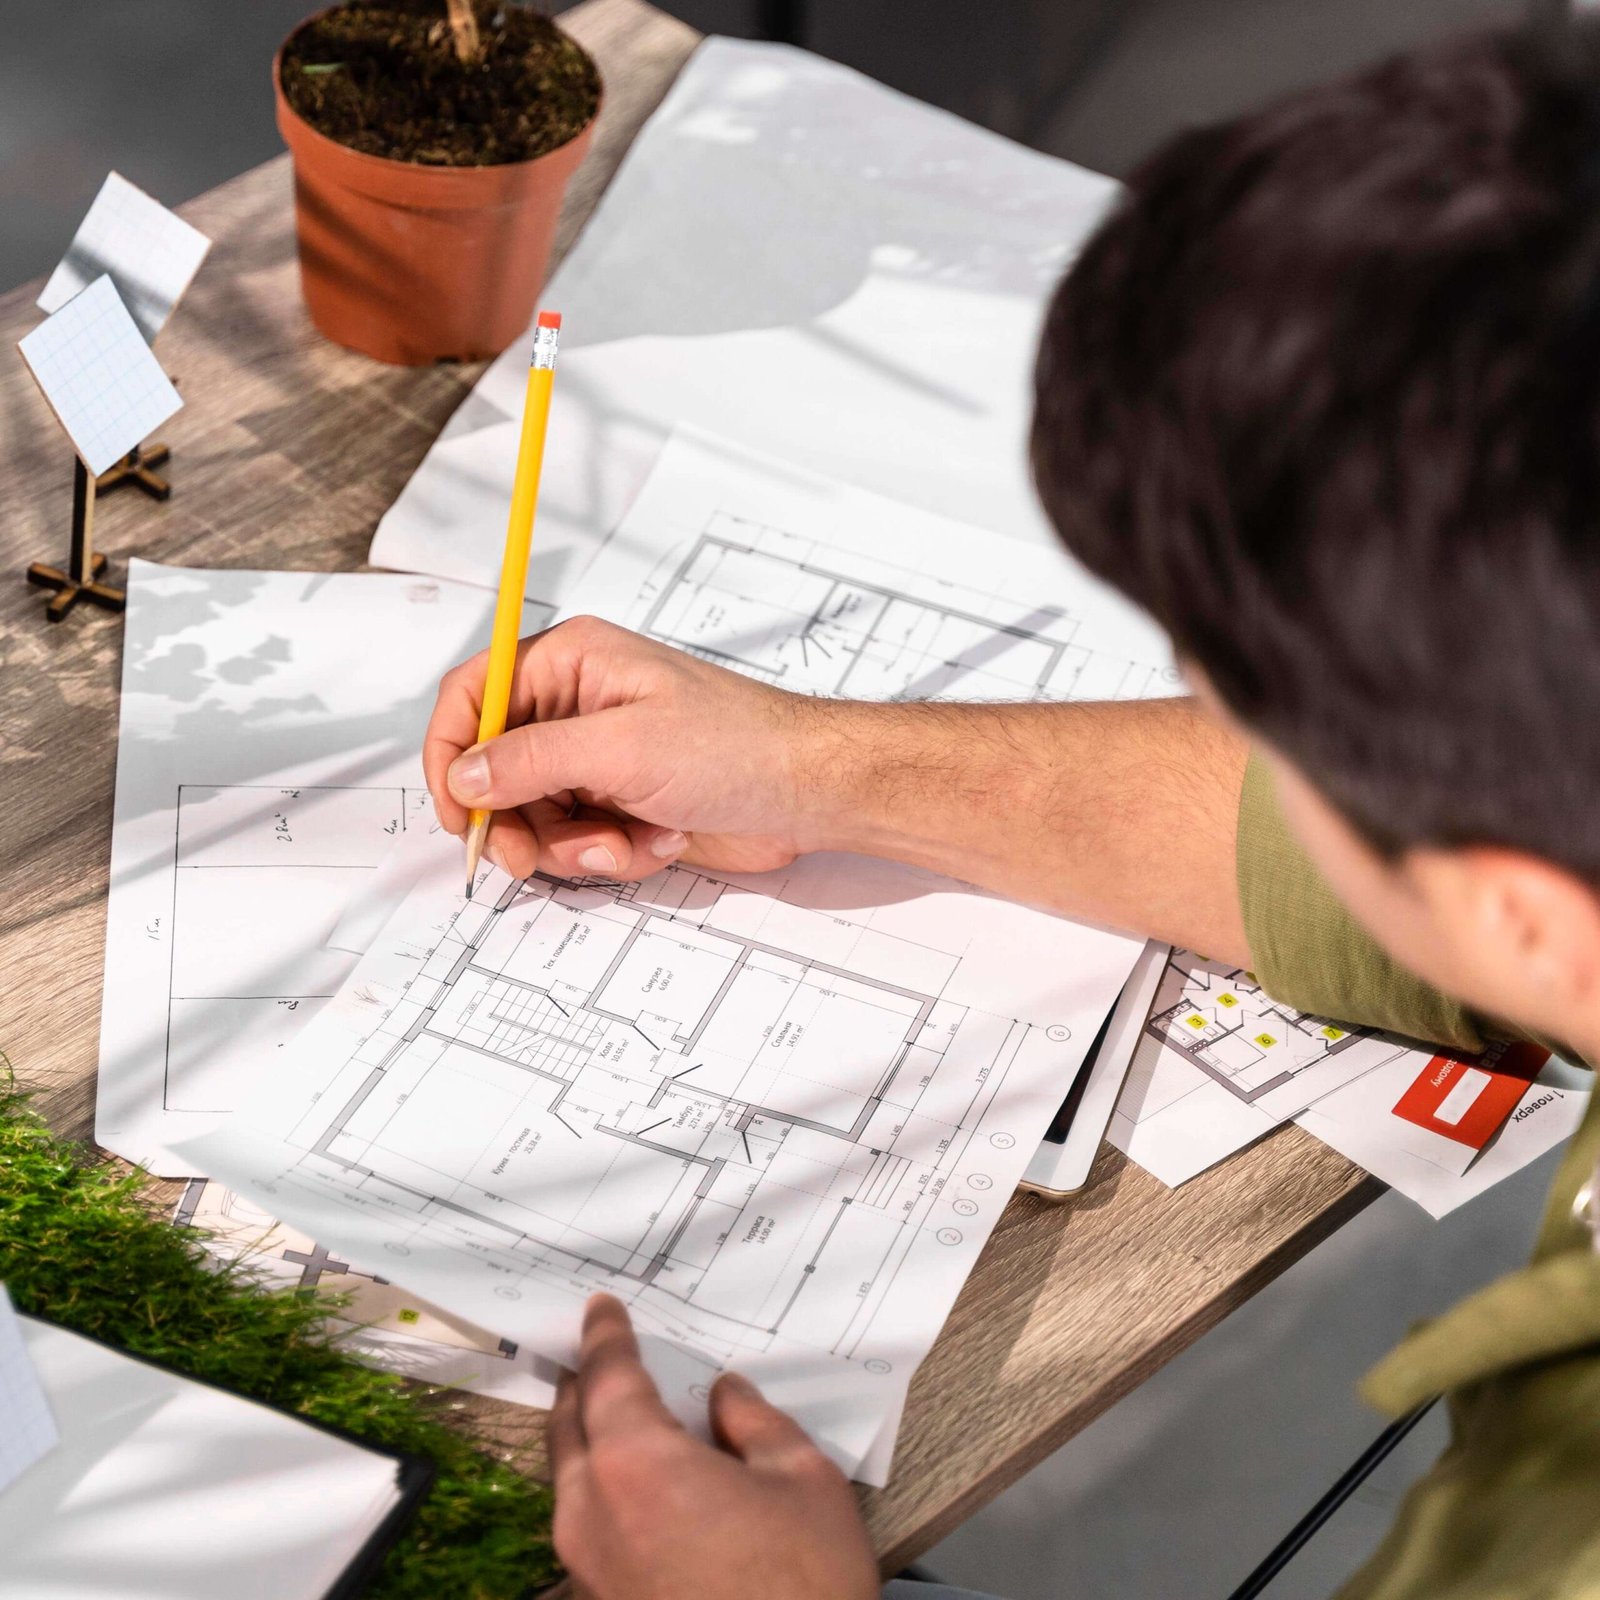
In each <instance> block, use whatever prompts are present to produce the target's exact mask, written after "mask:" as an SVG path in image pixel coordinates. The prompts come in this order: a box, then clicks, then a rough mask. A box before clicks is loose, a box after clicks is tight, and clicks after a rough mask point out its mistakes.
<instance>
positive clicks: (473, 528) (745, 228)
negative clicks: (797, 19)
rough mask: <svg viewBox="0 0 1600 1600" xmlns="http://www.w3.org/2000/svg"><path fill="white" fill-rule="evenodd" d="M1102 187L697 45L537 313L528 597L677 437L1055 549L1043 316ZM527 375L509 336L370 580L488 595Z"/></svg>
mask: <svg viewBox="0 0 1600 1600" xmlns="http://www.w3.org/2000/svg"><path fill="white" fill-rule="evenodd" d="M1116 192H1117V186H1116V185H1115V184H1114V183H1113V182H1112V181H1111V180H1110V179H1108V178H1103V177H1100V176H1097V175H1096V174H1093V173H1090V172H1086V171H1084V170H1083V169H1082V168H1079V167H1074V166H1072V165H1070V164H1069V163H1067V162H1063V161H1058V160H1055V159H1053V158H1051V157H1047V156H1043V155H1040V154H1038V153H1037V152H1035V151H1032V150H1027V149H1024V148H1023V147H1022V146H1020V145H1016V144H1012V143H1011V142H1009V141H1008V140H1005V139H1002V138H1000V137H999V136H997V135H995V134H992V133H989V132H986V131H984V130H982V129H979V128H975V127H973V126H971V125H970V124H968V123H964V122H961V121H959V120H958V119H956V118H954V117H951V116H949V115H948V114H946V113H944V112H941V111H936V110H933V109H932V108H930V107H928V106H926V105H923V104H920V103H918V102H917V101H915V100H911V99H909V98H907V97H906V96H904V95H900V94H897V93H895V92H894V91H892V90H889V89H885V88H884V87H882V86H881V85H880V84H876V83H873V82H872V81H871V80H869V79H867V78H864V77H861V76H860V75H859V74H857V73H854V72H851V71H849V70H848V69H847V68H844V67H840V66H837V65H835V64H834V63H832V62H828V61H824V60H822V59H820V58H819V57H817V56H814V55H808V54H805V53H803V52H800V51H795V50H790V49H787V48H785V47H782V46H777V45H765V44H752V43H746V42H742V41H737V40H729V39H711V40H708V41H707V42H706V43H705V44H704V45H702V46H701V48H700V49H699V50H698V51H697V52H696V53H695V55H694V56H693V57H692V58H691V60H690V62H689V64H688V66H687V67H686V68H685V69H684V71H683V73H682V74H681V75H680V76H679V78H678V80H677V82H676V83H675V84H674V86H673V88H672V90H671V92H670V93H669V94H668V96H667V98H666V100H665V101H664V102H663V103H662V105H661V107H660V108H659V109H658V110H657V112H656V113H655V114H654V116H652V118H651V119H650V121H649V122H648V123H647V124H646V126H645V128H644V130H643V131H642V133H641V134H640V136H639V138H638V139H637V140H636V141H635V142H634V144H633V146H632V147H631V149H630V150H629V153H628V156H627V159H626V160H625V161H624V162H623V164H622V167H621V169H620V170H619V172H618V173H617V175H616V177H615V178H614V179H613V181H612V183H611V185H610V187H609V188H608V189H607V191H606V195H605V198H604V199H603V200H602V202H601V204H600V206H599V209H598V210H597V211H596V213H595V215H594V216H593V217H592V218H591V219H590V221H589V223H588V225H587V226H586V228H585V229H584V232H583V233H582V235H581V236H580V237H579V240H578V243H577V245H576V246H575V248H574V249H573V251H572V253H571V254H570V255H569V256H568V257H567V259H566V260H565V261H564V262H563V264H562V266H561V267H560V269H559V270H558V272H557V273H556V275H555V277H554V278H553V279H552V281H551V283H550V285H549V287H548V289H547V291H546V294H545V303H546V304H548V305H552V306H555V307H556V308H557V309H559V310H560V311H561V312H562V313H563V319H564V320H563V325H562V351H561V368H560V371H559V373H558V374H557V378H556V399H555V404H554V408H553V410H552V414H551V420H550V443H549V451H548V455H547V457H546V466H545V479H544V489H543V493H542V496H541V500H540V507H539V536H538V540H537V541H536V545H535V550H534V558H533V566H532V569H531V575H530V579H529V587H528V593H529V595H530V597H534V598H537V599H539V600H541V601H543V602H546V603H548V604H550V605H551V606H554V607H559V606H561V605H564V604H566V603H567V599H568V595H569V593H570V589H571V585H572V584H573V582H574V581H575V580H576V579H577V578H578V577H579V576H581V574H582V571H583V570H584V568H585V567H586V566H587V563H588V561H589V560H590V558H591V557H592V555H593V553H594V551H595V550H596V549H597V548H598V546H599V545H600V543H601V542H602V541H603V540H604V539H605V538H606V537H607V536H608V535H609V534H610V533H611V531H612V529H613V528H615V527H616V525H617V523H618V521H619V520H620V518H621V516H622V514H623V512H624V511H625V509H626V508H627V506H628V504H629V502H630V501H631V500H632V498H633V495H634V494H635V492H636V491H637V489H638V487H639V485H640V484H641V483H642V482H643V481H644V479H645V476H646V475H647V473H648V472H649V470H650V467H651V465H652V463H653V461H654V459H655V456H656V454H657V452H658V450H659V449H660V448H661V445H662V442H663V441H664V440H665V439H666V437H667V436H668V434H669V433H670V432H671V430H672V429H673V427H675V426H676V425H677V424H678V423H679V422H687V423H691V424H695V425H698V426H700V427H703V428H706V429H709V430H712V431H716V432H722V433H726V434H729V435H732V436H733V437H736V438H738V439H741V440H743V441H744V442H746V443H747V444H749V445H751V446H753V447H755V448H758V449H765V450H768V451H771V452H772V453H773V454H775V455H778V456H781V457H782V458H784V459H786V460H790V461H793V462H795V463H797V464H798V465H801V466H806V467H810V468H812V469H814V470H816V471H820V472H824V473H829V474H832V475H834V476H837V477H840V478H843V479H845V480H847V481H850V482H853V483H858V484H860V485H862V486H864V487H866V488H869V489H875V490H877V491H879V492H880V493H884V494H888V495H892V496H894V497H896V498H897V499H900V500H903V501H907V502H909V503H911V504H913V505H917V506H921V507H924V508H926V509H930V510H938V511H942V512H944V513H946V514H948V515H952V516H956V517H961V518H965V519H967V520H969V521H971V522H975V523H978V524H980V525H982V526H985V527H990V528H994V529H996V530H998V531H1000V532H1003V533H1010V534H1015V535H1019V536H1022V537H1025V538H1028V539H1031V540H1033V541H1034V542H1038V543H1048V542H1049V540H1050V534H1049V531H1048V529H1047V527H1046V525H1045V522H1044V519H1043V517H1042V515H1041V514H1040V512H1039V510H1038V507H1037V505H1036V503H1035V500H1034V496H1033V493H1032V490H1031V487H1030V485H1029V481H1028V473H1027V466H1026V455H1025V450H1024V434H1025V430H1026V423H1027V416H1028V412H1029V407H1030V394H1031V372H1032V365H1033V355H1034V346H1035V342H1036V337H1037V329H1038V323H1039V319H1040V316H1041V311H1042V305H1043V300H1044V297H1045V296H1046V295H1047V294H1048V292H1049V290H1050V289H1051V287H1052V286H1053V284H1054V283H1055V281H1056V279H1057V278H1058V277H1059V275H1060V273H1061V272H1062V270H1063V269H1064V267H1065V265H1066V263H1067V262H1068V260H1069V259H1070V258H1071V256H1072V254H1073V253H1074V252H1075V250H1076V249H1077V248H1078V246H1079V245H1080V243H1081V242H1082V240H1083V239H1084V237H1085V236H1086V234H1087V233H1088V232H1089V231H1090V229H1091V228H1092V227H1093V226H1094V225H1095V223H1096V222H1097V221H1098V220H1099V219H1100V217H1101V216H1102V214H1103V213H1104V211H1105V208H1106V206H1107V205H1108V203H1109V202H1110V201H1111V199H1112V198H1113V196H1114V195H1115V194H1116ZM527 360H528V351H527V347H526V342H525V341H518V342H517V343H516V344H515V345H513V346H512V347H511V349H509V350H508V351H507V352H506V353H505V355H504V356H503V357H501V359H500V360H499V361H497V362H496V363H495V364H494V365H493V366H492V367H491V368H490V369H489V371H488V373H487V374H486V375H485V377H484V378H483V380H482V381H481V382H480V384H479V385H478V387H477V389H476V390H475V391H474V393H473V394H472V395H471V396H470V397H469V398H468V400H467V401H466V402H465V403H464V404H463V405H462V406H461V408H460V409H459V410H458V411H457V412H456V414H455V415H454V416H453V417H452V418H451V419H450V421H449V423H448V424H447V425H446V427H445V429H444V431H443V433H442V434H441V435H440V437H439V440H438V442H437V443H436V444H435V446H434V448H433V450H432V451H431V452H430V453H429V455H428V456H427V458H426V459H425V461H424V462H423V464H422V466H421V467H420V468H419V470H418V472H417V473H416V475H415V476H414V477H413V479H412V480H411V483H410V484H409V485H408V486H407V488H406V490H405V491H404V492H403V493H402V494H401V496H400V498H399V500H398V501H396V503H395V505H394V507H393V508H392V509H391V510H390V512H389V513H388V514H387V515H386V516H385V517H384V519H383V521H382V522H381V524H380V525H379V528H378V533H377V536H376V538H375V539H374V541H373V545H372V560H373V561H374V562H375V563H376V564H378V565H380V566H390V567H400V568H408V569H412V570H416V571H426V572H432V573H437V574H439V575H440V576H444V577H453V578H461V579H464V580H466V581H469V582H477V583H483V584H493V583H494V582H495V579H496V575H497V574H498V572H499V566H500V539H501V534H502V531H503V529H504V526H505V507H506V505H507V503H508V501H509V497H510V492H511V477H512V471H513V467H514V462H515V450H514V449H512V448H509V447H508V445H507V444H505V443H504V442H503V439H502V437H501V436H490V434H491V433H492V432H493V430H495V429H497V428H498V429H499V430H500V431H501V435H503V436H504V437H505V438H509V437H511V436H512V434H514V428H515V421H516V419H517V417H519V416H520V413H521V406H522V394H523V388H524V379H525V374H526V369H527ZM507 429H510V430H512V434H507V433H506V430H507ZM480 435H482V437H480Z"/></svg>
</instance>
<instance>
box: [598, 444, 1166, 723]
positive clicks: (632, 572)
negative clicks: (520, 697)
mask: <svg viewBox="0 0 1600 1600" xmlns="http://www.w3.org/2000/svg"><path fill="white" fill-rule="evenodd" d="M570 599H571V601H572V602H573V603H574V605H575V606H579V605H581V606H582V607H583V608H584V609H589V610H594V611H597V612H599V613H600V614H601V615H603V616H607V617H610V618H611V619H612V620H613V621H618V622H626V623H627V624H628V626H629V627H632V628H636V629H637V630H639V631H640V632H641V633H647V634H649V635H650V636H651V637H653V638H657V639H661V640H663V641H665V642H666V643H669V644H673V645H676V646H678V647H679V648H680V649H684V650H688V651H691V652H693V653H694V654H696V655H699V656H702V657H704V658H705V659H706V660H710V661H716V662H719V663H720V664H722V665H724V666H727V667H731V668H733V669H734V670H735V671H738V672H742V673H744V674H745V675H746V676H748V677H754V678H760V679H762V680H764V681H765V682H768V683H773V684H778V685H780V686H782V687H783V688H786V689H793V690H797V691H799V692H801V693H805V694H820V695H838V696H847V697H849V698H852V699H858V700H938V699H959V700H1135V699H1146V698H1150V697H1153V696H1159V695H1167V694H1175V693H1178V692H1179V690H1180V684H1179V679H1178V673H1177V671H1176V669H1175V668H1174V666H1173V663H1172V656H1171V651H1170V649H1169V647H1168V645H1167V642H1166V639H1165V637H1164V636H1163V635H1162V634H1161V632H1160V631H1159V630H1158V629H1157V628H1155V627H1154V626H1153V625H1152V624H1151V623H1150V622H1149V621H1148V620H1147V619H1146V618H1144V617H1142V616H1141V615H1140V614H1139V613H1138V612H1136V611H1135V610H1134V609H1133V608H1132V607H1131V606H1129V605H1128V604H1126V602H1124V601H1123V600H1121V599H1120V598H1119V597H1118V596H1116V595H1115V594H1113V593H1112V592H1111V591H1110V590H1109V589H1107V588H1105V587H1104V586H1103V585H1101V584H1099V583H1097V582H1096V581H1095V580H1093V579H1092V578H1090V577H1089V575H1088V574H1087V573H1085V572H1084V571H1083V570H1082V569H1081V568H1079V567H1077V566H1076V565H1074V563H1073V562H1072V561H1071V560H1070V559H1069V558H1068V557H1067V556H1066V555H1065V554H1064V553H1061V552H1058V551H1055V550H1050V549H1044V548H1039V547H1037V546H1033V545H1025V544H1021V543H1019V542H1017V541H1015V540H1011V539H1005V538H1001V537H999V536H997V535H995V534H992V533H989V532H987V531H986V530H985V529H982V528H975V527H971V526H969V525H967V524H965V523H959V522H954V521H950V520H948V519H946V518H943V517H937V516H934V515H932V514H931V513H929V512H925V511H915V510H912V509H911V508H910V507H907V506H903V505H899V504H897V503H896V502H894V501H891V500H885V499H883V498H882V497H881V496H878V495H873V494H868V493H866V492H865V491H864V490H859V489H852V488H850V487H848V486H846V485H843V484H837V483H832V482H829V481H827V480H824V479H817V478H811V477H809V476H806V475H804V474H799V473H796V472H794V471H793V470H792V469H776V468H774V466H773V464H771V463H770V462H767V461H765V460H764V458H761V457H758V456H753V455H750V454H748V453H746V452H743V451H741V450H740V449H739V448H738V447H737V446H735V445H732V444H730V443H728V442H727V441H723V440H709V439H707V438H705V437H704V436H702V435H698V434H695V433H692V432H688V431H680V432H679V433H677V434H674V435H673V437H672V439H671V440H670V441H669V443H668V444H667V447H666V449H665V450H664V451H663V452H662V455H661V459H660V462H659V463H658V465H657V468H656V470H655V472H653V473H652V474H651V476H650V479H649V481H648V482H647V483H646V485H645V487H644V488H643V490H642V491H641V492H640V494H639V496H638V498H637V499H636V500H635V502H634V504H633V507H632V509H631V510H630V511H629V512H628V515H627V517H626V518H625V519H624V521H623V524H622V526H621V527H620V528H619V529H618V530H617V533H616V536H615V537H614V538H613V539H612V540H611V541H610V542H609V543H608V544H607V545H606V547H605V549H604V550H603V551H602V552H601V553H600V555H599V556H598V557H596V559H595V563H594V565H593V566H592V567H591V568H590V570H589V572H588V574H587V576H586V577H585V578H584V580H583V582H582V584H581V585H580V586H579V588H578V590H577V591H576V592H575V594H574V595H573V596H571V597H570Z"/></svg>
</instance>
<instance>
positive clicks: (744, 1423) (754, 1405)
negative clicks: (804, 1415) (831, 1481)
mask: <svg viewBox="0 0 1600 1600" xmlns="http://www.w3.org/2000/svg"><path fill="white" fill-rule="evenodd" d="M711 1431H712V1433H713V1434H714V1435H715V1436H716V1440H717V1443H718V1444H720V1445H721V1446H722V1448H723V1449H724V1450H729V1451H731V1452H732V1453H733V1454H734V1455H736V1456H738V1457H739V1458H740V1460H742V1461H747V1462H749V1463H750V1465H751V1466H769V1467H778V1468H785V1467H790V1466H792V1465H794V1464H796V1463H798V1462H800V1461H801V1460H810V1459H811V1458H813V1457H815V1456H817V1454H818V1451H817V1447H816V1446H815V1445H814V1444H813V1443H812V1442H811V1440H810V1438H809V1436H808V1435H807V1433H806V1431H805V1429H804V1428H802V1427H801V1426H800V1424H799V1423H798V1422H796V1421H795V1420H794V1418H793V1417H791V1416H789V1415H788V1414H787V1413H786V1412H783V1411H780V1410H779V1409H778V1408H777V1407H776V1406H775V1405H773V1404H772V1403H771V1402H770V1401H769V1400H768V1399H767V1398H766V1397H765V1396H764V1395H763V1394H762V1393H761V1391H760V1390H759V1389H758V1388H756V1386H755V1385H754V1384H753V1383H751V1382H750V1380H749V1379H748V1378H743V1377H741V1376H740V1375H739V1374H738V1373H737V1372H725V1373H723V1374H722V1376H721V1377H720V1378H718V1379H717V1381H716V1384H715V1385H714V1386H713V1388H712V1390H711Z"/></svg>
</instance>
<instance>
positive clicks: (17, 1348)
mask: <svg viewBox="0 0 1600 1600" xmlns="http://www.w3.org/2000/svg"><path fill="white" fill-rule="evenodd" d="M58 1437H59V1436H58V1434H57V1432H56V1424H55V1418H54V1417H53V1416H52V1415H51V1414H50V1402H49V1401H48V1400H46V1399H45V1394H44V1386H43V1385H42V1384H41V1383H40V1382H39V1374H38V1372H37V1371H36V1370H35V1369H34V1365H33V1360H32V1358H31V1357H30V1356H29V1355H28V1347H27V1345H26V1344H24V1343H23V1339H22V1325H21V1323H20V1322H19V1321H18V1319H17V1313H16V1312H15V1310H13V1309H12V1305H11V1296H10V1295H8V1294H7V1293H6V1286H5V1285H4V1284H3V1283H0V1495H3V1494H4V1493H5V1490H6V1487H7V1485H9V1484H12V1483H15V1482H16V1480H17V1479H18V1478H20V1477H21V1476H22V1475H23V1473H25V1472H26V1471H27V1470H28V1468H29V1467H31V1466H32V1465H33V1464H34V1463H35V1462H36V1461H40V1460H42V1459H43V1458H44V1457H45V1456H47V1455H49V1453H50V1452H51V1451H52V1450H53V1449H55V1446H56V1440H57V1438H58ZM4 1576H5V1574H4V1558H3V1557H0V1585H3V1581H4ZM0 1592H3V1589H0Z"/></svg>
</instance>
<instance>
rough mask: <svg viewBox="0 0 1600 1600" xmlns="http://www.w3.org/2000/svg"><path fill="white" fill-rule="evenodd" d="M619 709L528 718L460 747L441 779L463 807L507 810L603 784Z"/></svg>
mask: <svg viewBox="0 0 1600 1600" xmlns="http://www.w3.org/2000/svg"><path fill="white" fill-rule="evenodd" d="M620 710H621V708H613V709H611V710H607V711H597V712H595V713H594V714H593V715H591V716H586V717H564V718H562V719H561V720H560V721H557V722H530V723H527V724H525V725H524V726H523V727H520V728H512V729H511V730H510V731H509V732H507V733H503V734H501V735H500V737H499V738H498V739H490V740H488V741H487V742H486V743H484V744H477V745H474V746H473V747H472V748H471V749H470V750H464V751H463V752H462V753H461V754H460V755H459V756H457V757H456V758H455V760H454V761H452V762H451V763H450V770H449V772H448V773H447V774H446V775H445V781H446V782H447V783H448V784H449V786H450V793H451V795H452V796H453V797H454V799H455V800H456V801H457V802H458V803H459V804H461V805H464V806H478V807H481V808H483V809H485V810H493V811H508V810H510V809H511V807H513V806H522V805H528V804H530V803H532V802H533V801H535V800H543V799H544V798H546V796H548V795H552V794H557V793H559V792H560V791H561V790H563V789H605V788H607V787H608V785H607V783H606V781H605V780H606V773H605V771H604V770H602V767H603V765H604V766H609V765H610V759H609V758H610V757H611V756H612V755H614V753H615V751H616V748H617V739H618V736H619V734H620V733H621V731H622V730H621V729H619V728H618V727H617V725H616V720H615V719H616V718H617V716H618V712H619V711H620Z"/></svg>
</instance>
